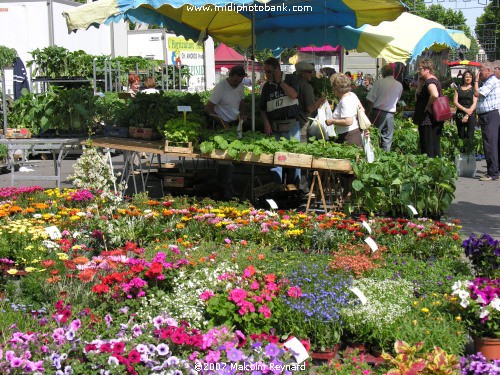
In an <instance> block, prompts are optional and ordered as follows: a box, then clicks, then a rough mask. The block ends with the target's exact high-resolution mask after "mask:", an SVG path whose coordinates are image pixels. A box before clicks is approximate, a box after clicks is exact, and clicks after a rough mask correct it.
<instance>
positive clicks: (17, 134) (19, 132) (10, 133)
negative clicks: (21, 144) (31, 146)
mask: <svg viewBox="0 0 500 375" xmlns="http://www.w3.org/2000/svg"><path fill="white" fill-rule="evenodd" d="M0 134H1V135H3V129H0ZM5 138H11V139H27V138H31V131H30V130H29V129H26V128H19V129H16V128H7V134H6V135H5Z"/></svg>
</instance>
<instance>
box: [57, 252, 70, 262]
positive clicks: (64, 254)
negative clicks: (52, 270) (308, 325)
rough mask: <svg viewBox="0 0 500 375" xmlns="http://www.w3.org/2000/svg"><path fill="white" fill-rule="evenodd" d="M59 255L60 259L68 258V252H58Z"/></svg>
mask: <svg viewBox="0 0 500 375" xmlns="http://www.w3.org/2000/svg"><path fill="white" fill-rule="evenodd" d="M57 256H58V257H59V259H60V260H68V254H66V253H57Z"/></svg>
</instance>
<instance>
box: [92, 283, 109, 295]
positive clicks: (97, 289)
mask: <svg viewBox="0 0 500 375" xmlns="http://www.w3.org/2000/svg"><path fill="white" fill-rule="evenodd" d="M92 291H93V292H94V293H97V294H105V293H109V286H107V285H103V284H97V285H94V286H93V287H92Z"/></svg>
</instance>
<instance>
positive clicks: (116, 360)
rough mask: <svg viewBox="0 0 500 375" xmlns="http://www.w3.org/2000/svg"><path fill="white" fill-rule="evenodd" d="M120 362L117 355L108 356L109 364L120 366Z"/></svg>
mask: <svg viewBox="0 0 500 375" xmlns="http://www.w3.org/2000/svg"><path fill="white" fill-rule="evenodd" d="M119 364H120V362H119V361H118V358H116V357H113V356H110V357H109V358H108V365H115V366H118V365H119Z"/></svg>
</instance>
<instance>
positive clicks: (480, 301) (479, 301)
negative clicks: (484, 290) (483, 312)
mask: <svg viewBox="0 0 500 375" xmlns="http://www.w3.org/2000/svg"><path fill="white" fill-rule="evenodd" d="M476 301H477V303H482V304H485V303H486V301H485V300H484V299H483V297H481V295H479V294H478V295H477V300H476Z"/></svg>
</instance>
